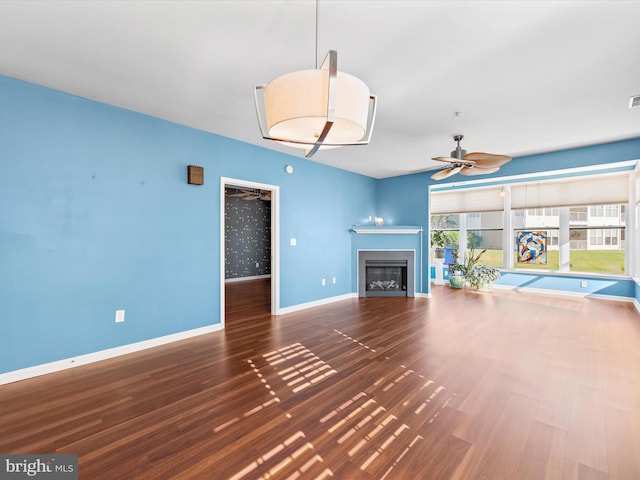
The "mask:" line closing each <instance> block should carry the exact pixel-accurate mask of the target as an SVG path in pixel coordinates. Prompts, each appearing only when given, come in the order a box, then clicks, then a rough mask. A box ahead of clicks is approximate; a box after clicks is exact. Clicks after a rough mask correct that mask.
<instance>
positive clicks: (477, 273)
mask: <svg viewBox="0 0 640 480" xmlns="http://www.w3.org/2000/svg"><path fill="white" fill-rule="evenodd" d="M498 278H500V271H499V270H498V269H497V268H496V267H491V266H489V265H476V266H474V267H473V268H472V269H471V270H470V271H468V272H467V280H468V281H469V285H470V286H471V287H473V288H477V289H478V290H480V291H483V292H489V291H491V287H492V286H493V282H495V281H496V280H497V279H498Z"/></svg>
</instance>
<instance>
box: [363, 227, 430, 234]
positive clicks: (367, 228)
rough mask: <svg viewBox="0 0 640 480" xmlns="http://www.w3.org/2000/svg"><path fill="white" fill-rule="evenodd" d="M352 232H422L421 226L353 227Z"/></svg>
mask: <svg viewBox="0 0 640 480" xmlns="http://www.w3.org/2000/svg"><path fill="white" fill-rule="evenodd" d="M351 231H352V232H354V233H360V234H376V235H379V234H416V233H420V232H422V228H420V227H417V228H402V227H399V228H375V227H353V228H352V229H351Z"/></svg>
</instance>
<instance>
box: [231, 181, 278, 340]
mask: <svg viewBox="0 0 640 480" xmlns="http://www.w3.org/2000/svg"><path fill="white" fill-rule="evenodd" d="M227 185H229V186H237V187H247V188H259V189H260V190H269V191H271V315H279V311H280V187H278V186H277V185H269V184H267V183H259V182H252V181H249V180H240V179H237V178H229V177H220V323H221V324H222V328H224V326H225V311H226V305H225V301H224V286H225V278H224V275H225V274H224V270H225V233H226V228H225V223H224V212H225V204H226V202H225V195H224V189H225V187H226V186H227Z"/></svg>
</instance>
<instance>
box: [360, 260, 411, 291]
mask: <svg viewBox="0 0 640 480" xmlns="http://www.w3.org/2000/svg"><path fill="white" fill-rule="evenodd" d="M358 296H360V297H398V296H408V297H414V296H415V251H413V250H358Z"/></svg>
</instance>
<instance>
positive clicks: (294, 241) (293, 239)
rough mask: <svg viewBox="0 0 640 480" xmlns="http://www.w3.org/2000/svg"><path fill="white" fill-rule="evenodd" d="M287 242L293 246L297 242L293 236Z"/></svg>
mask: <svg viewBox="0 0 640 480" xmlns="http://www.w3.org/2000/svg"><path fill="white" fill-rule="evenodd" d="M289 243H290V244H291V246H292V247H295V246H296V244H297V243H298V242H297V241H296V239H295V238H292V239H291V240H290V241H289Z"/></svg>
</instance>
